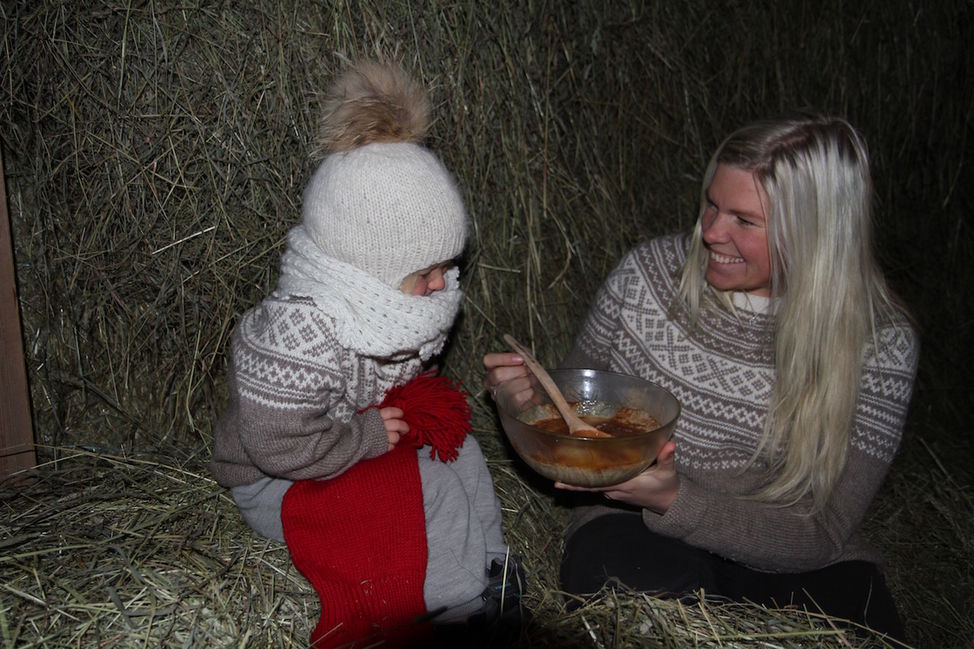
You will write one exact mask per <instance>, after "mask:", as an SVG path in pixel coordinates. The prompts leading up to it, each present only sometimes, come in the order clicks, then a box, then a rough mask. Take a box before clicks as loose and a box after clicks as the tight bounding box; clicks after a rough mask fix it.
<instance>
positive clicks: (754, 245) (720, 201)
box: [701, 163, 771, 297]
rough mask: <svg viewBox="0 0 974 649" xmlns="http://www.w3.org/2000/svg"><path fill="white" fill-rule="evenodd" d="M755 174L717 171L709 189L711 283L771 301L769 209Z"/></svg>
mask: <svg viewBox="0 0 974 649" xmlns="http://www.w3.org/2000/svg"><path fill="white" fill-rule="evenodd" d="M762 199H766V194H765V192H764V189H763V188H762V187H761V186H760V185H759V184H758V183H757V181H756V179H755V178H754V174H753V173H752V172H750V171H747V170H745V169H741V168H740V167H734V166H731V165H728V164H723V163H721V164H719V165H717V170H716V173H715V174H714V179H713V181H712V182H711V183H710V187H709V188H708V189H707V207H706V209H705V210H704V213H703V218H702V220H701V228H702V234H703V241H704V245H705V246H706V247H707V250H708V251H709V252H710V256H709V258H708V260H707V272H706V278H707V283H708V284H710V285H711V286H713V287H714V288H716V289H718V290H721V291H745V292H747V293H751V294H753V295H760V296H765V297H767V296H769V295H771V259H770V254H769V252H768V231H767V228H766V225H767V214H766V212H765V208H764V206H765V204H766V203H767V201H766V200H762Z"/></svg>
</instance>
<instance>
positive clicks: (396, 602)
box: [281, 373, 470, 649]
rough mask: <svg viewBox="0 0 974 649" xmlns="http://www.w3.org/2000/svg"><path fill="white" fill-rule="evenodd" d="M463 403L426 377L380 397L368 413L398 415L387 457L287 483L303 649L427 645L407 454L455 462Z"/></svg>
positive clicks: (414, 489) (412, 461)
mask: <svg viewBox="0 0 974 649" xmlns="http://www.w3.org/2000/svg"><path fill="white" fill-rule="evenodd" d="M467 396H468V395H467V393H466V392H464V391H462V390H461V389H460V386H459V384H457V385H453V384H452V383H451V382H450V380H449V379H447V378H445V377H438V376H435V375H434V374H433V373H427V374H422V375H420V376H418V377H416V378H415V379H413V380H412V381H410V382H409V383H407V384H405V385H402V386H396V387H394V388H392V389H390V390H389V391H388V392H387V393H386V395H385V398H384V399H383V401H382V402H381V403H379V404H376V406H374V407H377V408H382V407H386V406H395V407H398V408H400V409H402V411H403V417H404V419H405V420H406V422H407V423H408V424H409V428H410V430H409V434H408V435H405V436H403V437H402V438H401V439H400V442H399V444H398V445H397V446H396V448H395V449H393V450H392V451H390V452H389V453H384V454H383V455H380V456H379V457H376V458H372V459H368V460H362V461H361V462H358V463H357V464H355V465H354V466H352V467H351V468H350V469H348V470H347V471H345V472H344V473H342V474H341V475H340V476H338V477H336V478H332V479H331V480H300V481H298V482H295V483H294V484H293V485H292V486H291V488H290V489H288V491H287V493H286V494H285V495H284V502H283V503H282V505H281V523H282V525H283V527H284V539H285V541H286V542H287V546H288V550H289V551H290V553H291V559H292V561H293V562H294V565H295V566H296V567H297V569H298V570H299V571H300V572H301V574H303V575H304V576H305V577H306V578H307V579H308V581H309V582H311V585H312V586H314V589H315V591H316V592H317V593H318V597H319V599H320V600H321V616H320V618H319V620H318V624H317V626H316V627H315V629H314V631H313V632H312V634H311V646H313V647H316V648H318V649H322V648H324V647H339V646H366V645H369V646H371V644H372V643H381V644H382V646H384V647H409V646H427V645H428V644H429V641H430V632H431V628H430V624H429V623H428V622H425V621H424V620H423V616H424V614H425V613H426V603H425V600H424V598H423V584H424V581H425V577H426V562H427V545H426V518H425V512H424V510H423V491H422V484H421V481H420V476H419V465H418V463H417V458H416V451H415V450H414V449H415V448H418V447H421V446H424V445H430V446H431V447H432V449H431V450H430V457H431V458H433V457H434V455H438V456H439V458H440V460H442V461H444V462H447V461H452V460H454V459H456V457H457V448H459V447H460V446H462V444H463V441H464V439H465V437H466V435H467V433H468V432H469V431H470V405H469V403H468V402H467Z"/></svg>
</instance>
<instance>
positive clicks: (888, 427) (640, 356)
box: [562, 236, 918, 572]
mask: <svg viewBox="0 0 974 649" xmlns="http://www.w3.org/2000/svg"><path fill="white" fill-rule="evenodd" d="M685 259H686V239H685V237H682V236H669V237H662V238H658V239H655V240H653V241H650V242H648V243H645V244H642V245H640V246H638V247H636V248H635V249H633V250H632V251H631V252H630V253H629V254H628V255H627V256H626V257H625V258H624V259H623V260H622V262H621V263H620V264H619V265H618V267H617V268H616V269H615V270H614V271H613V273H612V274H611V275H610V276H609V278H608V279H607V280H606V282H605V283H604V285H603V286H602V288H601V289H600V291H599V293H598V296H597V298H596V301H595V304H594V306H593V308H592V310H591V312H590V313H589V315H588V318H587V319H586V321H585V324H584V327H583V329H582V331H581V333H580V335H579V336H578V338H577V340H576V344H575V347H574V349H573V350H572V352H571V353H570V354H569V355H568V357H567V358H566V360H565V362H564V363H563V364H562V365H563V366H566V367H591V368H595V369H608V370H612V371H616V372H622V373H626V374H632V375H636V376H641V377H644V378H646V379H648V380H651V381H654V382H656V383H659V384H660V385H662V386H664V387H666V388H667V389H669V390H670V391H671V392H673V394H674V395H675V396H676V397H677V398H678V399H679V400H680V402H681V404H682V408H683V409H682V413H681V415H680V419H679V421H678V423H677V427H676V430H675V433H674V437H675V440H676V444H677V452H676V469H677V472H678V473H679V474H680V478H681V483H680V489H679V492H678V494H677V497H676V500H675V501H674V502H673V504H672V506H671V507H670V508H669V510H668V511H667V512H666V513H665V514H664V515H662V516H660V515H657V514H655V513H652V512H650V511H648V510H645V511H644V513H643V519H644V521H645V523H646V525H647V526H648V527H650V528H651V529H652V530H654V531H656V532H658V533H661V534H665V535H667V536H671V537H675V538H679V539H682V540H683V541H686V542H687V543H690V544H691V545H695V546H698V547H701V548H704V549H707V550H710V551H712V552H715V553H717V554H720V555H722V556H725V557H728V558H730V559H733V560H736V561H739V562H742V563H744V564H747V565H750V566H752V567H754V568H757V569H763V570H770V571H783V572H799V571H804V570H811V569H815V568H819V567H822V566H825V565H828V564H831V563H834V562H837V561H841V560H849V559H865V560H871V561H877V560H878V559H879V556H878V554H877V553H876V552H875V551H874V550H872V549H871V548H870V547H869V546H868V545H867V544H866V543H865V541H864V540H863V539H861V538H860V536H859V535H858V533H857V529H858V527H859V525H860V523H861V521H862V519H863V516H864V515H865V513H866V510H867V508H868V507H869V505H870V503H871V502H872V500H873V497H874V496H875V494H876V491H877V490H878V489H879V487H880V485H881V484H882V482H883V479H884V478H885V476H886V473H887V471H888V470H889V467H890V463H891V462H892V461H893V457H894V455H895V454H896V451H897V448H898V447H899V444H900V439H901V436H902V432H903V425H904V419H905V416H906V411H907V406H908V404H909V400H910V396H911V392H912V388H913V379H914V376H915V373H916V364H917V355H918V343H917V340H916V336H915V333H914V332H913V330H912V329H911V328H910V326H909V324H908V323H907V322H906V321H905V320H903V321H901V322H897V323H894V324H893V325H892V326H887V327H885V328H883V329H882V330H880V331H879V332H878V337H879V342H880V346H881V349H880V351H879V352H878V353H877V350H876V349H875V348H874V347H873V345H872V344H869V345H867V348H866V349H865V356H864V364H863V373H862V380H861V383H860V393H859V398H858V401H857V406H856V412H855V424H854V425H855V429H854V430H853V432H852V437H851V442H850V448H849V451H848V458H847V463H846V467H845V470H844V472H843V473H842V475H841V477H840V479H839V482H838V483H837V485H836V487H835V490H834V492H833V494H832V497H831V499H830V501H829V503H828V505H827V507H826V508H825V510H824V511H822V512H821V513H819V514H816V515H809V514H807V511H806V510H807V508H806V507H804V506H803V504H799V505H796V506H787V507H786V506H773V505H769V504H766V503H761V502H758V501H755V500H747V499H743V498H741V497H739V496H742V495H747V494H753V493H754V492H755V491H756V490H757V489H758V488H759V487H760V486H761V485H762V484H763V483H764V482H765V481H766V479H767V476H766V472H765V470H764V469H765V468H766V466H764V465H762V464H760V463H756V464H755V465H753V466H751V467H749V468H747V463H748V460H749V458H750V457H751V456H752V454H753V452H754V450H755V449H756V447H757V444H758V441H759V439H760V437H761V433H762V430H763V426H764V422H765V417H766V415H767V408H768V403H769V397H770V395H771V390H772V385H773V383H774V376H775V371H774V358H773V356H774V347H773V333H772V329H773V327H772V325H773V322H772V321H771V317H773V316H768V315H765V314H763V313H752V312H746V311H744V312H739V313H738V315H737V316H735V315H734V314H731V313H727V312H724V311H722V310H721V311H719V312H714V311H715V310H709V311H705V312H704V313H702V314H701V316H700V318H699V320H698V323H697V326H696V327H695V328H691V327H690V326H689V323H688V321H687V319H686V317H685V315H679V314H677V315H676V316H675V317H673V318H671V317H670V306H671V304H672V303H673V301H674V300H675V299H677V297H676V294H677V288H678V285H679V277H680V271H681V268H682V266H683V263H684V261H685ZM679 311H680V310H679V309H677V310H674V312H679ZM682 313H684V314H685V310H684V311H682ZM607 511H612V510H610V509H608V508H607V507H604V506H598V507H595V508H581V509H579V510H578V511H577V512H576V516H575V520H574V521H573V525H572V528H571V530H570V531H572V530H574V529H576V528H577V527H578V526H579V525H581V524H583V523H584V522H587V521H588V520H591V519H592V518H594V517H595V516H597V515H599V514H602V513H606V512H607Z"/></svg>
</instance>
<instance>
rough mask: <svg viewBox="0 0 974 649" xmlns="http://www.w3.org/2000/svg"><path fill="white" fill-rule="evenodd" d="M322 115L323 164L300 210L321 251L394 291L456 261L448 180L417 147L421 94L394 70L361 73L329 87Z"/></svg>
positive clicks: (456, 220)
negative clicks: (418, 275)
mask: <svg viewBox="0 0 974 649" xmlns="http://www.w3.org/2000/svg"><path fill="white" fill-rule="evenodd" d="M325 106H326V112H325V118H324V119H323V121H322V129H321V137H320V144H321V146H322V148H323V149H324V151H325V152H326V153H327V155H326V157H325V159H324V160H323V161H322V163H321V165H320V166H319V167H318V169H317V170H316V171H315V173H314V175H313V176H312V178H311V181H310V182H309V183H308V186H307V187H306V188H305V191H304V204H303V208H302V217H303V222H304V226H305V228H306V229H307V231H308V234H309V236H310V237H311V239H312V240H313V241H314V242H315V244H316V245H317V246H318V247H319V248H320V249H321V251H322V252H323V253H324V254H326V255H328V256H330V257H333V258H335V259H338V260H339V261H343V262H345V263H347V264H351V265H353V266H355V267H357V268H360V269H362V270H364V271H365V272H367V273H369V274H370V275H372V276H374V277H376V278H378V279H379V280H381V281H382V282H383V283H385V284H387V285H389V286H391V287H395V288H399V286H400V284H401V282H402V280H403V279H404V278H405V277H406V276H407V275H409V274H411V273H414V272H416V271H419V270H423V269H425V268H428V267H430V266H432V265H434V264H438V263H441V262H445V261H448V260H450V259H453V258H454V257H456V256H458V255H459V254H460V253H461V252H462V251H463V247H464V244H465V242H466V237H467V216H466V211H465V210H464V206H463V200H462V198H461V197H460V192H459V191H458V190H457V187H456V184H455V183H454V181H453V178H452V177H451V175H450V173H449V172H448V171H447V170H446V168H445V167H444V166H443V164H442V163H441V162H440V161H439V160H438V159H437V157H436V156H435V155H433V153H432V152H431V151H430V150H429V149H427V148H426V147H424V146H423V145H422V144H421V143H420V141H421V140H422V138H423V137H424V136H425V134H426V130H427V128H428V126H429V101H428V99H427V97H426V94H425V92H424V91H423V90H422V89H421V88H419V86H417V85H416V84H415V83H414V82H413V81H411V80H410V79H409V78H407V77H406V76H405V75H404V74H403V73H402V71H401V70H399V69H398V68H393V67H389V66H383V65H379V64H364V65H359V66H356V67H355V68H353V69H352V70H351V71H349V72H348V73H347V74H346V75H345V76H344V77H342V79H340V80H339V82H338V83H337V84H336V86H335V87H334V88H333V89H332V90H331V93H330V98H329V99H328V101H327V103H326V105H325Z"/></svg>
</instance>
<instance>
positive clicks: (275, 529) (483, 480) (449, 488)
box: [230, 435, 507, 622]
mask: <svg viewBox="0 0 974 649" xmlns="http://www.w3.org/2000/svg"><path fill="white" fill-rule="evenodd" d="M416 453H417V457H418V459H419V477H420V481H421V483H422V487H423V511H424V512H425V513H426V546H427V550H428V552H427V555H428V556H427V560H426V580H425V582H424V583H423V597H424V599H425V600H426V609H427V610H428V611H431V612H432V611H436V610H437V609H439V608H441V607H447V608H448V609H449V610H448V611H447V612H445V613H443V614H442V615H440V616H439V617H436V618H435V619H434V622H449V621H451V620H458V619H463V618H465V617H466V616H467V615H469V614H470V613H473V612H476V611H477V610H478V609H480V608H481V606H482V605H483V601H482V600H481V598H480V594H481V593H482V592H483V591H484V589H485V588H486V587H487V567H488V566H489V565H490V562H491V561H492V560H493V559H499V558H500V559H502V558H503V557H504V555H505V554H506V553H507V544H506V543H505V542H504V536H503V532H502V530H501V506H500V501H499V500H497V496H496V494H495V493H494V484H493V481H492V480H491V477H490V472H489V471H488V470H487V463H486V462H485V461H484V455H483V453H482V452H481V450H480V445H479V444H477V440H475V439H474V438H473V436H472V435H467V437H466V439H464V442H463V446H462V447H461V448H460V449H459V457H457V459H456V460H455V461H453V462H449V463H446V462H441V461H440V460H432V459H430V449H429V447H428V446H424V447H422V448H419V449H416ZM291 484H292V482H291V481H290V480H284V479H280V478H269V477H268V478H262V479H260V480H258V481H257V482H255V483H253V484H250V485H244V486H241V487H234V488H233V489H231V490H230V493H231V495H232V496H233V500H234V502H236V503H237V507H238V508H239V509H240V513H241V515H242V516H243V518H244V520H245V521H247V523H248V524H249V525H250V526H251V527H252V528H254V530H255V531H256V532H257V533H258V534H260V535H261V536H265V537H267V538H270V539H275V540H277V541H282V542H283V541H284V531H283V529H282V527H281V502H282V500H283V499H284V493H285V492H286V491H287V490H288V488H289V487H290V486H291Z"/></svg>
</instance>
